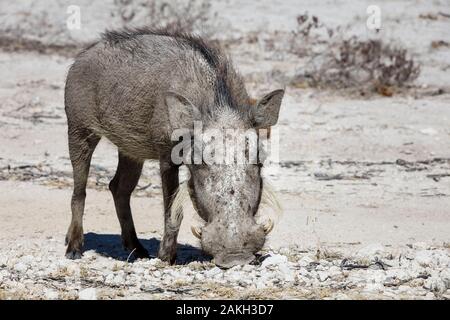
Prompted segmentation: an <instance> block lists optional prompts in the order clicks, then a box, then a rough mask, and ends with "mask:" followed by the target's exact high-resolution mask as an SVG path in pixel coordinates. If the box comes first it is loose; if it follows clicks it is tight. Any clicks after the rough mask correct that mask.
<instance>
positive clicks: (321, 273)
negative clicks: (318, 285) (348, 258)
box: [317, 271, 330, 282]
mask: <svg viewBox="0 0 450 320" xmlns="http://www.w3.org/2000/svg"><path fill="white" fill-rule="evenodd" d="M317 275H318V276H319V280H320V281H321V282H324V281H325V280H327V279H328V278H329V277H330V275H329V274H328V272H327V271H317Z"/></svg>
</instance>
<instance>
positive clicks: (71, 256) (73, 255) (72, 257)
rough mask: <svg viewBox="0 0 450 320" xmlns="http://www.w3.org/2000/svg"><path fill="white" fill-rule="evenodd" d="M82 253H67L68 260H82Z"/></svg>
mask: <svg viewBox="0 0 450 320" xmlns="http://www.w3.org/2000/svg"><path fill="white" fill-rule="evenodd" d="M81 256H82V253H81V251H80V250H75V249H74V250H69V249H67V251H66V258H67V259H70V260H76V259H81Z"/></svg>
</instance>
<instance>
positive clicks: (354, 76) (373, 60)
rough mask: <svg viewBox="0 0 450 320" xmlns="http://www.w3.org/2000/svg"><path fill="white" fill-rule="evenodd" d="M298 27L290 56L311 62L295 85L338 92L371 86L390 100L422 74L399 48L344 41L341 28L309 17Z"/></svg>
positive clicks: (302, 17)
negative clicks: (332, 27)
mask: <svg viewBox="0 0 450 320" xmlns="http://www.w3.org/2000/svg"><path fill="white" fill-rule="evenodd" d="M297 24H298V27H297V29H296V30H295V31H294V32H293V40H292V45H291V48H290V52H291V53H294V54H296V55H297V56H299V57H305V56H308V57H309V61H308V63H307V64H306V67H305V69H304V70H303V72H302V73H301V74H299V75H297V76H296V77H295V79H294V80H293V84H294V85H299V86H303V85H308V86H313V87H329V88H335V89H338V88H349V87H361V86H369V87H372V88H374V89H375V90H376V91H377V92H378V93H380V94H382V95H386V96H390V95H392V90H391V89H390V88H391V87H402V86H405V85H406V84H408V83H410V82H412V81H414V80H415V79H416V78H417V77H418V75H419V73H420V66H419V64H418V63H417V62H416V61H415V60H414V59H413V58H412V57H410V55H409V53H408V52H407V50H406V49H404V48H401V47H399V46H394V45H391V44H387V43H384V42H382V41H381V40H379V39H360V38H358V37H357V36H352V37H350V38H347V39H345V38H344V36H342V32H341V30H340V29H341V28H337V29H336V30H333V29H331V28H328V27H326V26H325V25H324V24H323V23H321V22H320V21H319V19H318V18H317V17H315V16H311V17H310V16H309V15H308V14H307V13H306V14H303V15H300V16H298V18H297ZM324 33H325V34H326V36H327V37H328V42H327V41H326V40H325V39H326V38H324ZM337 34H339V36H334V35H337ZM333 36H334V37H333Z"/></svg>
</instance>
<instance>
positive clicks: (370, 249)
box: [356, 243, 385, 260]
mask: <svg viewBox="0 0 450 320" xmlns="http://www.w3.org/2000/svg"><path fill="white" fill-rule="evenodd" d="M384 252H385V248H384V246H383V245H382V244H379V243H375V244H371V245H368V246H365V247H364V248H361V249H359V250H358V252H357V253H356V256H357V257H358V258H365V259H368V260H373V258H375V256H380V255H381V254H383V253H384Z"/></svg>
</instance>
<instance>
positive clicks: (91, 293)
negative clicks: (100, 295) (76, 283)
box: [78, 288, 97, 300]
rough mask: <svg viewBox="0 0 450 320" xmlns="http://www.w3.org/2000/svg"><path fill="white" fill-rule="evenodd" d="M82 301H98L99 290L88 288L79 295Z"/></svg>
mask: <svg viewBox="0 0 450 320" xmlns="http://www.w3.org/2000/svg"><path fill="white" fill-rule="evenodd" d="M78 299H80V300H97V290H96V289H95V288H86V289H83V290H81V291H80V292H79V293H78Z"/></svg>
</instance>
